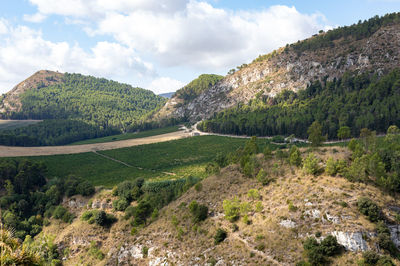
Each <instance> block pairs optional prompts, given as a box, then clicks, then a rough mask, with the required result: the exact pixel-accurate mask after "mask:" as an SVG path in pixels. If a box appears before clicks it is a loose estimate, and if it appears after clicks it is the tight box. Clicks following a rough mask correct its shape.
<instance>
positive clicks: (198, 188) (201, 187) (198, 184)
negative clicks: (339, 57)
mask: <svg viewBox="0 0 400 266" xmlns="http://www.w3.org/2000/svg"><path fill="white" fill-rule="evenodd" d="M194 189H195V190H196V191H197V192H199V191H201V190H202V189H203V184H202V183H200V182H199V183H197V184H196V185H194Z"/></svg>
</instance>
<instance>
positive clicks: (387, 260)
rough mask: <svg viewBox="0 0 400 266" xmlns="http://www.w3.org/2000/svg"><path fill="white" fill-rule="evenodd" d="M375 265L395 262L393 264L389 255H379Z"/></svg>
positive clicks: (391, 265)
mask: <svg viewBox="0 0 400 266" xmlns="http://www.w3.org/2000/svg"><path fill="white" fill-rule="evenodd" d="M376 265H379V266H395V265H396V264H394V262H393V261H392V259H391V258H390V257H389V256H380V258H379V260H378V262H377V263H376Z"/></svg>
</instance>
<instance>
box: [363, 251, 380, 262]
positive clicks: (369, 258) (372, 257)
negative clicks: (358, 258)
mask: <svg viewBox="0 0 400 266" xmlns="http://www.w3.org/2000/svg"><path fill="white" fill-rule="evenodd" d="M362 256H363V259H364V263H365V264H367V265H376V264H377V262H378V260H379V258H380V256H379V254H378V253H376V252H374V251H372V250H367V251H365V252H364V253H363V255H362Z"/></svg>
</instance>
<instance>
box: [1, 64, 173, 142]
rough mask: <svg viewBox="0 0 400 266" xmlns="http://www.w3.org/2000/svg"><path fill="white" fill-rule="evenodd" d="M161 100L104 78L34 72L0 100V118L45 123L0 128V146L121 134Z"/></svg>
mask: <svg viewBox="0 0 400 266" xmlns="http://www.w3.org/2000/svg"><path fill="white" fill-rule="evenodd" d="M165 101H166V99H165V98H163V97H161V96H157V95H155V94H154V93H153V92H151V91H149V90H144V89H141V88H135V87H132V86H130V85H127V84H121V83H118V82H115V81H112V80H107V79H104V78H95V77H92V76H84V75H81V74H69V73H65V74H62V73H59V72H53V71H48V70H42V71H38V72H36V73H35V74H34V75H32V76H31V77H29V78H28V79H26V80H24V81H23V82H21V83H19V84H18V85H17V86H15V87H14V88H13V89H12V90H11V91H10V92H8V93H6V94H5V95H4V96H3V98H2V99H0V118H3V119H19V120H24V119H38V120H44V121H43V122H40V123H37V124H35V125H30V126H28V127H21V128H17V129H13V130H5V131H2V132H1V134H0V144H2V145H16V146H38V145H63V144H68V143H71V142H75V141H80V140H85V139H90V138H96V137H104V136H109V135H113V134H118V133H121V132H126V131H128V130H129V129H130V127H131V126H132V125H133V124H134V123H137V122H138V121H140V120H141V119H143V118H144V117H145V116H146V115H148V113H149V112H151V111H153V110H155V109H156V108H157V107H161V106H162V105H163V104H164V103H165Z"/></svg>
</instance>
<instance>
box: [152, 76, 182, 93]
mask: <svg viewBox="0 0 400 266" xmlns="http://www.w3.org/2000/svg"><path fill="white" fill-rule="evenodd" d="M183 86H185V83H183V82H182V81H179V80H176V79H172V78H169V77H160V78H156V79H155V80H153V81H152V82H151V83H150V84H149V85H148V86H147V89H149V90H152V91H153V92H154V93H156V94H160V93H167V92H173V91H176V90H178V89H180V88H182V87H183Z"/></svg>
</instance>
